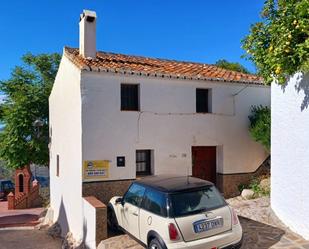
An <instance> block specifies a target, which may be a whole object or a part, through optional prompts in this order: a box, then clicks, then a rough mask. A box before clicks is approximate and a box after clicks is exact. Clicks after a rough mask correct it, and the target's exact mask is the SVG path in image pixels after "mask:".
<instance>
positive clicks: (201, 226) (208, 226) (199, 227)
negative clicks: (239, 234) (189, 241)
mask: <svg viewBox="0 0 309 249" xmlns="http://www.w3.org/2000/svg"><path fill="white" fill-rule="evenodd" d="M222 226H223V218H216V219H213V220H199V221H196V222H194V223H193V228H194V232H195V233H201V232H205V231H209V230H212V229H215V228H219V227H222Z"/></svg>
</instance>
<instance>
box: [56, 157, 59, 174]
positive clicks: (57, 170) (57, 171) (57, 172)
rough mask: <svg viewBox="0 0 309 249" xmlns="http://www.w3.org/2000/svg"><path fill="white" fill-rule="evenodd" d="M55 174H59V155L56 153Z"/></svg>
mask: <svg viewBox="0 0 309 249" xmlns="http://www.w3.org/2000/svg"><path fill="white" fill-rule="evenodd" d="M56 176H59V155H57V169H56Z"/></svg>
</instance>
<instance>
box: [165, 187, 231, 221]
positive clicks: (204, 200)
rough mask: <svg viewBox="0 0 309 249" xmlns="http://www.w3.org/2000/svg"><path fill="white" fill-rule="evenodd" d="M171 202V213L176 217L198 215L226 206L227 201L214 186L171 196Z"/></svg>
mask: <svg viewBox="0 0 309 249" xmlns="http://www.w3.org/2000/svg"><path fill="white" fill-rule="evenodd" d="M170 200H171V206H172V210H171V211H172V212H171V213H172V215H173V216H174V217H179V216H185V215H190V214H196V213H200V212H203V211H208V210H212V209H216V208H219V207H223V206H225V205H226V202H225V200H224V199H223V197H222V196H221V194H220V193H219V192H218V190H217V189H216V188H215V187H214V186H209V187H206V188H203V189H200V190H195V191H191V192H183V193H175V194H171V197H170Z"/></svg>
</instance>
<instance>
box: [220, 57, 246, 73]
mask: <svg viewBox="0 0 309 249" xmlns="http://www.w3.org/2000/svg"><path fill="white" fill-rule="evenodd" d="M215 65H216V66H218V67H221V68H224V69H227V70H232V71H236V72H241V73H250V71H249V70H248V69H247V68H245V67H244V66H243V65H241V64H239V63H237V62H229V61H227V60H224V59H223V60H218V61H217V62H216V64H215Z"/></svg>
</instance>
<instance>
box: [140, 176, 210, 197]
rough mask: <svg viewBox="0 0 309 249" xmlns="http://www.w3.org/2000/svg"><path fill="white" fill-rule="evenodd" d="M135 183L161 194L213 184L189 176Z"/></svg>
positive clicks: (159, 177)
mask: <svg viewBox="0 0 309 249" xmlns="http://www.w3.org/2000/svg"><path fill="white" fill-rule="evenodd" d="M136 183H138V184H141V185H144V186H149V187H152V188H154V189H157V190H159V191H161V192H166V193H173V192H180V191H186V190H191V189H196V188H201V187H206V186H212V185H213V183H211V182H209V181H205V180H202V179H199V178H195V177H191V176H175V175H157V176H148V177H145V178H142V179H140V180H137V181H136Z"/></svg>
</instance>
